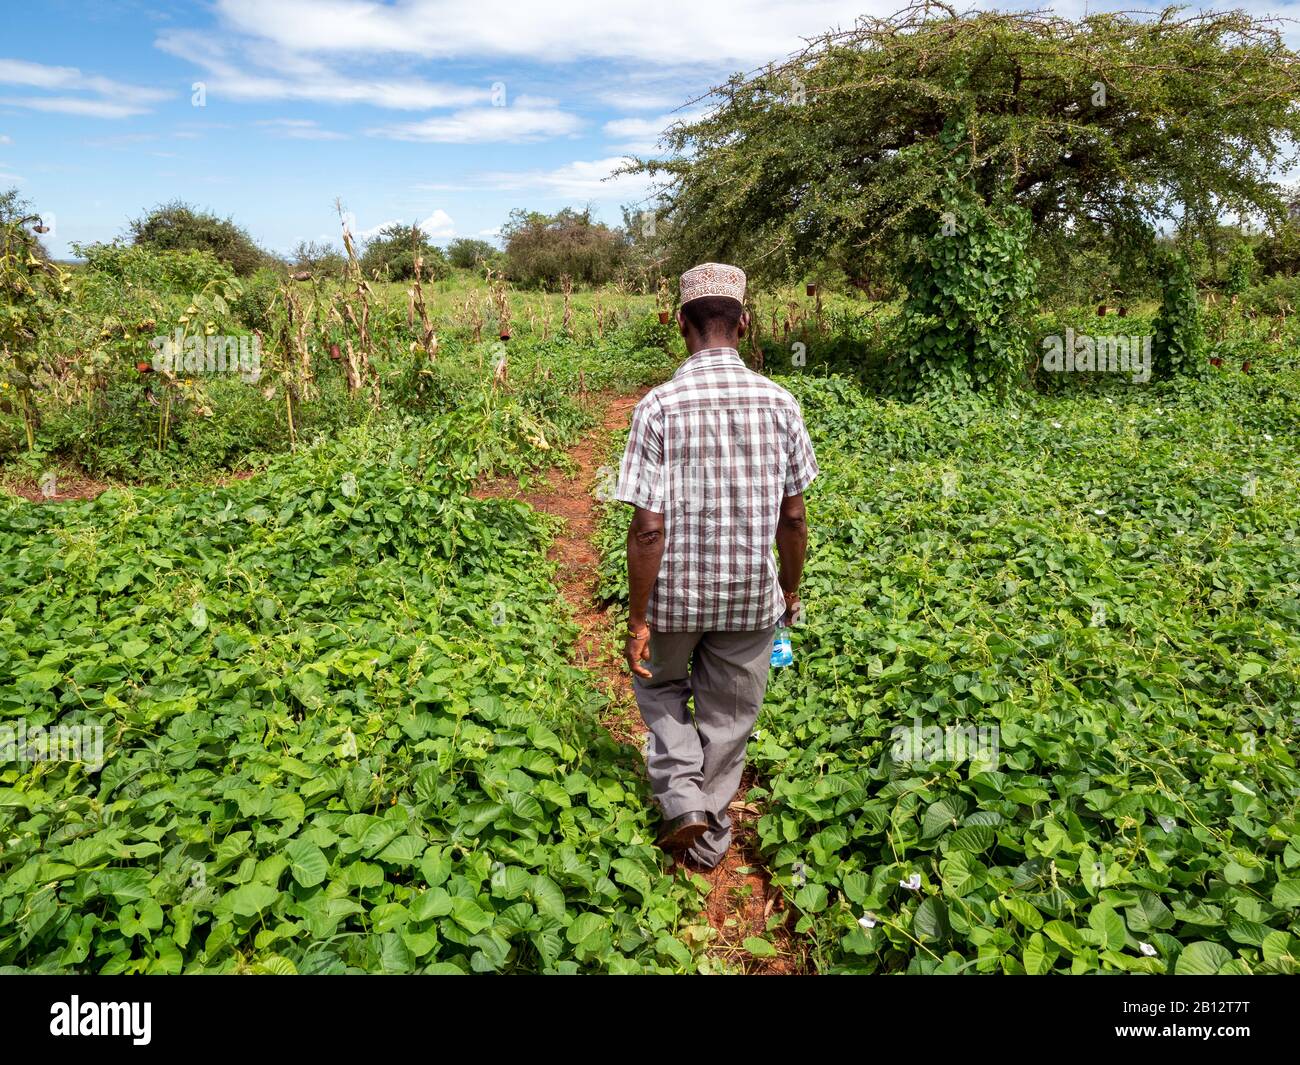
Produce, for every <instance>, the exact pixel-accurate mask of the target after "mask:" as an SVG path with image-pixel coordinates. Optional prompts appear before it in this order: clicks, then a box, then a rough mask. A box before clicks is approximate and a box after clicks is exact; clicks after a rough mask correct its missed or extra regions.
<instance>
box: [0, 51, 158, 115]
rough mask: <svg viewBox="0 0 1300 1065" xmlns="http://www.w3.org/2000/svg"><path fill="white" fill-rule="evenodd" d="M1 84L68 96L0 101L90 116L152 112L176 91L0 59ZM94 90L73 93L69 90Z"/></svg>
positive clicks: (42, 65)
mask: <svg viewBox="0 0 1300 1065" xmlns="http://www.w3.org/2000/svg"><path fill="white" fill-rule="evenodd" d="M0 85H20V86H22V87H24V88H28V89H49V90H53V91H56V92H60V93H63V94H65V95H58V96H7V97H4V98H3V100H0V103H4V104H6V105H7V106H9V107H22V108H26V109H28V110H31V111H46V112H52V113H56V114H65V115H84V116H86V117H89V118H127V117H129V116H131V115H140V114H144V113H145V112H147V111H149V110H150V109H151V108H150V107H149V105H150V104H154V103H157V102H159V101H161V100H165V99H167V98H168V97H169V96H171V95H172V94H171V93H170V92H166V91H164V90H161V89H151V88H147V87H145V86H140V85H127V84H126V83H124V82H120V81H114V80H113V79H111V78H105V77H101V76H99V75H97V74H85V73H82V71H81V70H79V69H78V68H77V67H52V66H46V65H45V64H43V63H31V62H28V61H27V60H25V59H0ZM77 92H81V93H90V94H93V95H89V96H70V95H66V94H67V93H77Z"/></svg>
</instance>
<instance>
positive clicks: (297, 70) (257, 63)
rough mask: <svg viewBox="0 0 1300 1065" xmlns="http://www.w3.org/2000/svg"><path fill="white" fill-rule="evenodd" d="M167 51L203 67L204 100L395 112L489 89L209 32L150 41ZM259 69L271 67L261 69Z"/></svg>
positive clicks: (471, 100) (457, 102) (469, 99)
mask: <svg viewBox="0 0 1300 1065" xmlns="http://www.w3.org/2000/svg"><path fill="white" fill-rule="evenodd" d="M155 44H156V45H157V47H158V48H160V49H162V50H163V51H164V52H167V53H169V54H170V55H174V56H177V57H179V58H181V59H188V60H190V61H191V62H193V63H194V64H196V65H197V66H198V67H200V68H201V69H202V70H204V71H206V75H205V77H206V81H205V84H206V86H207V94H208V98H209V100H211V99H212V98H213V97H216V98H217V99H221V98H223V97H224V98H226V99H229V100H310V101H314V102H316V103H329V104H369V105H371V106H373V107H383V108H389V109H391V110H397V111H422V110H427V109H429V108H434V107H464V106H466V105H470V104H476V103H486V102H487V101H488V100H489V99H490V98H491V90H490V89H489V88H488V87H486V86H484V87H483V88H472V87H467V86H461V85H448V84H443V83H438V82H430V81H426V80H425V79H423V78H417V77H410V78H401V79H394V78H361V77H352V76H350V75H347V74H344V73H340V72H338V71H335V70H332V69H331V68H330V67H329V66H327V65H326V64H324V63H321V62H319V61H318V60H314V59H310V58H306V57H303V56H298V55H295V54H293V53H292V51H289V52H280V51H277V50H275V49H268V48H266V47H264V46H263V47H260V48H258V47H252V48H248V49H245V48H244V47H242V46H241V47H240V49H239V51H238V54H237V55H232V54H231V52H232V49H230V48H228V47H227V46H226V45H224V44H222V43H220V42H219V41H217V40H214V39H213V38H212V36H211V35H209V34H199V33H194V32H192V31H189V30H172V31H169V32H167V33H164V34H162V35H161V36H159V37H158V39H157V41H156V42H155ZM259 68H265V69H267V70H271V71H274V73H260V72H259Z"/></svg>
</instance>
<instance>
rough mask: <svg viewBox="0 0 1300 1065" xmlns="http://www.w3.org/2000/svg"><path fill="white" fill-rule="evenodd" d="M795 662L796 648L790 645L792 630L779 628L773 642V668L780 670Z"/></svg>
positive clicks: (781, 626)
mask: <svg viewBox="0 0 1300 1065" xmlns="http://www.w3.org/2000/svg"><path fill="white" fill-rule="evenodd" d="M793 661H794V646H793V645H792V644H791V643H790V630H789V629H788V628H786V627H785V626H784V625H780V626H778V627H777V630H776V636H775V638H774V639H773V640H772V668H773V669H779V668H781V667H782V666H788V665H790V663H792V662H793Z"/></svg>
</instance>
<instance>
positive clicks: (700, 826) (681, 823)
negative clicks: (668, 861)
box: [656, 810, 709, 850]
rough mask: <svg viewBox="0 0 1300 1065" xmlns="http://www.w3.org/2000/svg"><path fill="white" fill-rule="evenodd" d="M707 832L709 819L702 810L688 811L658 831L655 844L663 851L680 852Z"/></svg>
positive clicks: (667, 822) (666, 823)
mask: <svg viewBox="0 0 1300 1065" xmlns="http://www.w3.org/2000/svg"><path fill="white" fill-rule="evenodd" d="M708 830H709V818H708V816H707V815H706V814H705V813H704V812H703V811H702V810H689V811H687V812H686V813H684V814H681V815H680V816H678V817H674V818H673V819H672V820H671V821H665V822H664V823H663V827H661V828H660V829H659V837H658V839H657V840H656V842H657V843H658V844H659V846H661V847H662V848H663V849H664V850H681V849H683V848H685V847H689V846H690V845H691V844H692V843H694V842H695V841H696V840H697V839H699V838H700V837H701V836H702V835H704V833H705V832H707V831H708Z"/></svg>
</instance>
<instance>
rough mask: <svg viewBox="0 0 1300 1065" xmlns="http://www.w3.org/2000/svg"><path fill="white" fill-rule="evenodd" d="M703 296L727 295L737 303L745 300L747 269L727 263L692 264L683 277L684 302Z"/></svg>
mask: <svg viewBox="0 0 1300 1065" xmlns="http://www.w3.org/2000/svg"><path fill="white" fill-rule="evenodd" d="M703 296H726V297H728V298H729V299H733V300H735V301H736V302H737V303H744V302H745V271H744V270H742V269H741V268H740V267H739V266H728V265H727V264H726V263H701V264H700V265H699V266H692V267H691V268H690V269H689V270H687V271H686V273H684V274H682V279H681V298H682V303H683V304H686V303H690V302H691V300H697V299H700V298H701V297H703Z"/></svg>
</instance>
